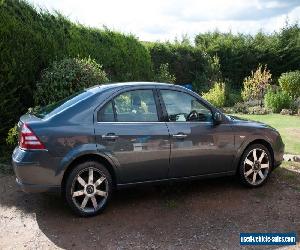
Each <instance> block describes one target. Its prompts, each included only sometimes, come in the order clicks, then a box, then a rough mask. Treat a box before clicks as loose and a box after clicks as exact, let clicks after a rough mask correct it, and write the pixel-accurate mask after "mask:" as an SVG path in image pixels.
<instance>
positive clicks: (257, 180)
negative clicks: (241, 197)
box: [238, 144, 273, 187]
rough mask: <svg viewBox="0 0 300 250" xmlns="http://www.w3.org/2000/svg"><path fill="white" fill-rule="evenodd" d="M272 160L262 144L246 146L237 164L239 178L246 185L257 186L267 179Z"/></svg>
mask: <svg viewBox="0 0 300 250" xmlns="http://www.w3.org/2000/svg"><path fill="white" fill-rule="evenodd" d="M272 166H273V162H272V157H271V154H270V152H269V150H268V149H267V148H266V147H265V146H264V145H262V144H253V145H250V146H249V147H247V148H246V149H245V151H244V153H243V155H242V157H241V161H240V165H239V171H238V175H239V179H240V181H241V182H242V184H244V185H246V186H248V187H259V186H262V185H263V184H265V183H266V181H267V180H268V178H269V176H270V173H271V170H272Z"/></svg>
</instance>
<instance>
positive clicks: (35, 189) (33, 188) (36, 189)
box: [16, 178, 60, 193]
mask: <svg viewBox="0 0 300 250" xmlns="http://www.w3.org/2000/svg"><path fill="white" fill-rule="evenodd" d="M16 183H17V186H18V187H19V189H20V190H22V191H23V192H26V193H42V192H57V193H58V192H60V186H48V185H37V184H24V183H22V182H21V181H20V180H19V179H18V178H16Z"/></svg>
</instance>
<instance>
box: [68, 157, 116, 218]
mask: <svg viewBox="0 0 300 250" xmlns="http://www.w3.org/2000/svg"><path fill="white" fill-rule="evenodd" d="M111 193H112V179H111V176H110V174H109V172H108V170H107V169H106V168H105V167H104V166H103V165H102V164H100V163H98V162H94V161H88V162H84V163H81V164H79V165H77V166H76V167H75V168H74V169H73V170H72V171H71V173H70V174H69V176H68V178H67V180H66V185H65V190H64V194H65V198H66V201H67V203H68V204H69V206H70V207H71V209H72V210H73V211H74V212H75V213H76V214H78V215H80V216H84V217H87V216H94V215H97V214H99V213H101V212H102V211H103V210H104V208H105V207H106V205H107V203H108V201H109V199H110V197H111Z"/></svg>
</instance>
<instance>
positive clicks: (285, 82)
mask: <svg viewBox="0 0 300 250" xmlns="http://www.w3.org/2000/svg"><path fill="white" fill-rule="evenodd" d="M278 82H279V85H280V87H281V89H282V90H283V91H285V92H286V93H288V94H289V95H290V96H291V97H293V98H294V99H296V98H297V97H299V96H300V70H296V71H291V72H287V73H283V74H282V75H281V76H280V77H279V79H278Z"/></svg>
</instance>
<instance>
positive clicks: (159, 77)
mask: <svg viewBox="0 0 300 250" xmlns="http://www.w3.org/2000/svg"><path fill="white" fill-rule="evenodd" d="M155 81H157V82H166V83H174V82H175V81H176V78H175V76H174V75H172V74H171V73H170V72H169V64H168V63H164V64H161V65H160V67H159V70H158V72H157V73H156V75H155Z"/></svg>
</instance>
